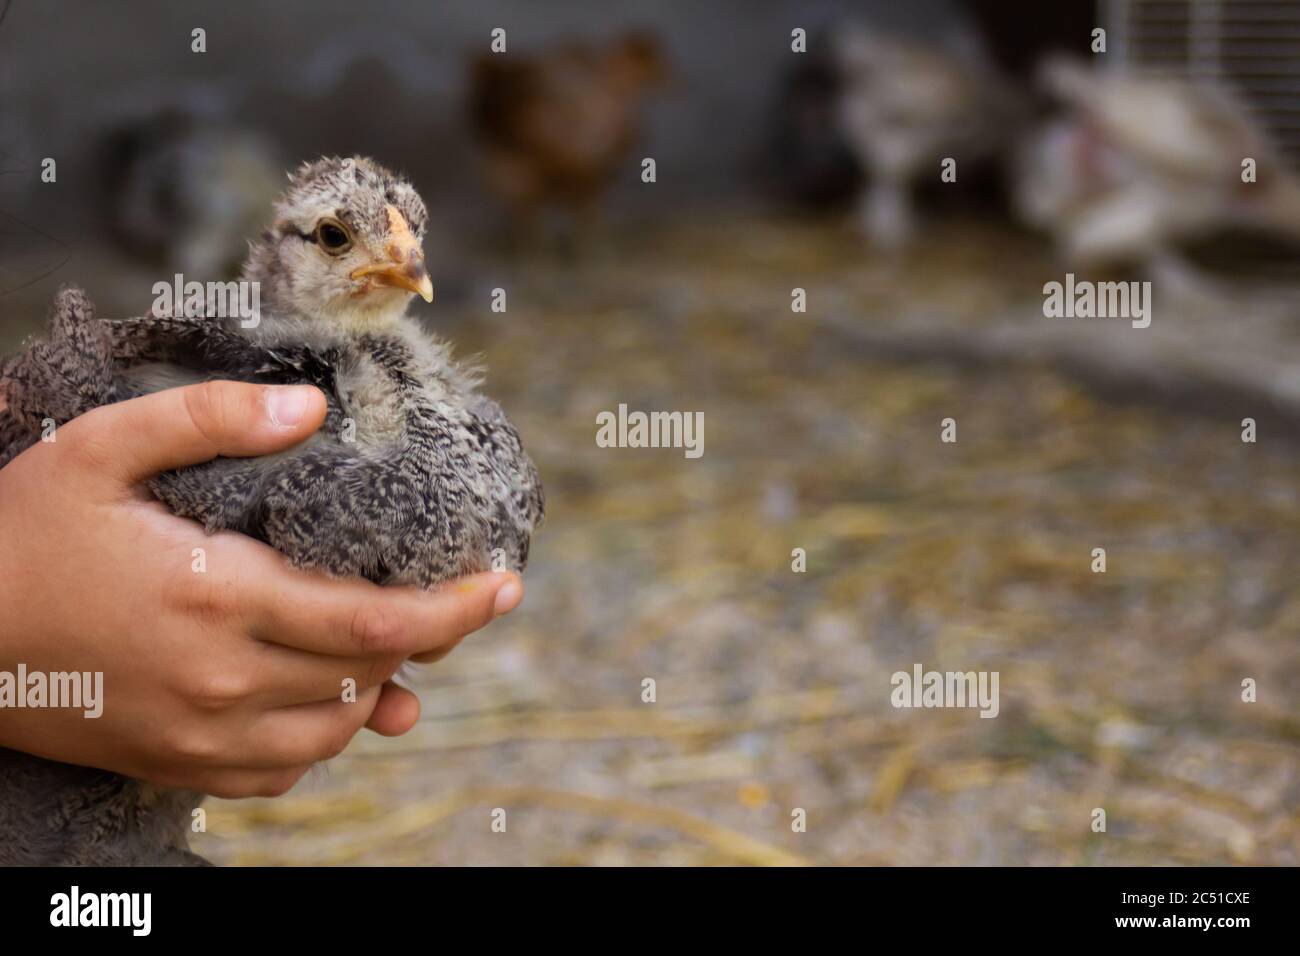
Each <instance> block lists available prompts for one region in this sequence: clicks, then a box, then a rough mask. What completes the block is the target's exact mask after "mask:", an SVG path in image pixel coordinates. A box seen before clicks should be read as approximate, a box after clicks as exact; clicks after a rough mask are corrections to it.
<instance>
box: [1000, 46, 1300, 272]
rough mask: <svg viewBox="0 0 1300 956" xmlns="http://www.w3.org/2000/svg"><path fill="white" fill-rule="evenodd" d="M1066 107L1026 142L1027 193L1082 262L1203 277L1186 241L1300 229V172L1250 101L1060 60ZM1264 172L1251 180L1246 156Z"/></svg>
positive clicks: (1051, 86) (1054, 70)
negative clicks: (1245, 174) (1246, 177)
mask: <svg viewBox="0 0 1300 956" xmlns="http://www.w3.org/2000/svg"><path fill="white" fill-rule="evenodd" d="M1042 78H1043V82H1044V84H1045V86H1046V87H1047V89H1048V90H1049V91H1050V93H1051V94H1052V95H1053V96H1054V97H1055V98H1056V99H1057V101H1058V102H1060V103H1063V104H1064V106H1065V111H1064V113H1063V114H1062V115H1060V116H1058V117H1056V118H1054V119H1053V120H1051V121H1050V122H1049V123H1047V124H1045V125H1044V126H1043V127H1042V128H1041V129H1040V130H1038V131H1037V133H1036V134H1035V135H1034V136H1033V137H1031V138H1030V139H1029V140H1028V141H1027V143H1026V144H1025V145H1024V146H1023V147H1022V151H1021V156H1020V175H1018V176H1017V177H1016V182H1017V183H1018V184H1019V189H1018V192H1017V197H1016V198H1017V205H1018V208H1019V211H1020V213H1021V215H1022V216H1023V217H1024V219H1025V220H1026V221H1027V222H1029V223H1030V224H1031V225H1035V226H1038V227H1040V228H1042V229H1044V230H1046V231H1047V232H1049V233H1050V234H1051V235H1052V237H1053V239H1054V240H1055V242H1056V245H1057V247H1058V248H1059V249H1060V251H1061V253H1062V255H1063V256H1064V258H1065V259H1066V260H1067V261H1068V262H1069V263H1070V264H1072V265H1080V266H1089V265H1111V264H1138V265H1142V266H1145V267H1148V268H1153V269H1155V270H1156V271H1161V272H1163V273H1164V274H1165V275H1166V276H1167V277H1169V278H1173V279H1180V278H1181V280H1182V281H1184V282H1185V281H1188V280H1194V279H1195V276H1194V275H1193V274H1192V271H1191V268H1190V266H1188V265H1187V264H1186V263H1185V262H1184V261H1183V260H1182V257H1181V256H1180V254H1179V247H1180V246H1181V245H1183V244H1185V243H1188V242H1191V241H1194V240H1197V239H1200V238H1202V237H1206V236H1208V235H1211V234H1213V233H1215V232H1217V231H1222V230H1229V229H1239V230H1248V231H1254V232H1258V233H1265V234H1270V235H1274V236H1277V237H1279V238H1283V239H1285V238H1290V239H1293V240H1300V180H1297V179H1296V177H1295V176H1294V175H1293V174H1292V173H1291V172H1290V171H1289V169H1288V167H1287V165H1286V164H1285V163H1284V162H1283V161H1282V160H1281V159H1280V157H1279V156H1278V154H1277V151H1276V149H1275V147H1274V146H1273V145H1272V144H1271V143H1270V142H1269V140H1268V138H1267V136H1266V134H1265V133H1264V131H1263V130H1262V129H1261V128H1260V127H1259V126H1258V125H1257V124H1256V123H1255V122H1253V121H1252V120H1251V118H1250V113H1249V111H1248V110H1247V109H1246V108H1245V107H1244V106H1242V105H1241V104H1240V103H1238V102H1237V101H1236V100H1235V99H1234V98H1233V96H1232V95H1231V94H1230V93H1228V92H1227V91H1226V90H1224V89H1222V88H1219V87H1217V86H1212V85H1195V84H1193V83H1190V82H1187V81H1184V80H1180V79H1176V78H1172V77H1158V76H1143V75H1138V74H1134V73H1129V72H1124V71H1098V70H1092V69H1089V68H1087V67H1086V66H1084V65H1082V64H1080V63H1076V62H1074V61H1070V60H1064V59H1059V60H1053V61H1050V62H1049V63H1047V64H1046V65H1045V66H1044V69H1043V71H1042ZM1246 157H1250V158H1253V159H1254V160H1255V161H1256V164H1257V169H1258V181H1257V182H1251V183H1245V182H1243V181H1242V165H1241V164H1242V160H1243V159H1244V158H1246Z"/></svg>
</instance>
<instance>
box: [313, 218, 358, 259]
mask: <svg viewBox="0 0 1300 956" xmlns="http://www.w3.org/2000/svg"><path fill="white" fill-rule="evenodd" d="M316 238H317V240H318V241H319V242H320V244H321V246H322V248H324V249H325V251H326V252H332V253H336V254H337V253H340V252H345V251H347V248H348V247H349V246H350V245H352V238H351V237H350V236H349V235H348V233H347V230H345V229H344V228H343V227H342V226H340V225H339V224H338V223H334V222H322V223H321V224H320V225H319V226H317V227H316Z"/></svg>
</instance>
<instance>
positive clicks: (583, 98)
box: [469, 33, 667, 235]
mask: <svg viewBox="0 0 1300 956" xmlns="http://www.w3.org/2000/svg"><path fill="white" fill-rule="evenodd" d="M666 78H667V66H666V63H665V60H664V57H663V54H662V52H661V51H660V48H659V43H658V41H657V40H656V39H655V38H654V37H653V36H650V35H647V34H643V33H629V34H627V35H625V36H623V37H621V38H620V39H618V40H617V41H615V42H614V43H613V44H611V45H608V46H605V47H599V46H593V45H588V44H583V43H568V44H564V45H561V46H558V47H556V48H554V49H550V50H545V51H542V52H540V53H537V54H534V55H531V56H520V55H517V54H514V53H501V54H498V53H486V54H483V55H481V56H479V57H478V58H476V59H475V60H474V61H473V63H472V65H471V70H470V81H469V84H470V94H469V103H470V119H471V122H472V124H473V128H474V132H475V134H476V136H477V138H478V140H479V142H480V144H481V146H482V148H483V152H484V163H483V168H484V173H485V175H486V178H487V181H488V185H489V186H490V188H491V189H492V190H493V191H494V192H495V193H497V195H498V196H499V197H500V198H501V199H502V200H503V201H504V202H505V203H506V205H507V206H508V207H509V209H510V211H511V213H512V216H513V218H514V220H515V226H516V229H517V230H518V232H519V233H520V234H523V235H526V234H528V233H530V232H531V231H532V230H533V228H534V224H535V223H534V220H535V217H536V216H537V214H538V213H539V212H540V211H541V210H542V209H543V208H545V207H547V206H559V207H561V208H562V209H563V210H565V211H567V212H568V213H570V214H571V215H572V216H573V217H574V219H575V220H577V221H579V222H585V221H589V220H590V219H591V218H593V217H594V216H595V215H596V213H597V211H598V206H599V203H600V200H601V198H602V196H603V195H604V194H605V191H606V190H607V189H608V188H609V185H610V183H611V181H612V180H613V179H614V177H615V175H616V174H617V173H618V170H619V164H620V163H621V162H622V161H623V159H624V158H625V157H626V156H627V154H628V151H629V150H630V149H631V148H632V146H633V145H634V144H635V142H636V141H637V139H638V137H639V132H640V130H639V126H640V122H639V119H640V117H639V114H640V107H641V104H642V102H643V100H644V99H645V98H646V96H647V94H648V93H649V92H650V91H651V90H652V89H654V88H655V87H657V86H659V85H661V84H662V83H663V82H664V81H665V80H666Z"/></svg>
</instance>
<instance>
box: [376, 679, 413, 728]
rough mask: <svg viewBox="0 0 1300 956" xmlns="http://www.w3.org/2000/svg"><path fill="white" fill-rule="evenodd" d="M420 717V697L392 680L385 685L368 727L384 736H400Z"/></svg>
mask: <svg viewBox="0 0 1300 956" xmlns="http://www.w3.org/2000/svg"><path fill="white" fill-rule="evenodd" d="M419 719H420V698H419V697H417V696H415V694H413V693H411V692H410V691H409V690H407V689H406V688H405V687H399V686H398V685H397V684H394V683H393V682H392V681H389V682H388V683H387V684H385V685H384V686H383V688H382V689H381V691H380V694H379V703H377V704H376V705H375V710H374V713H372V714H371V715H370V720H368V721H367V722H366V728H367V729H368V730H373V731H374V732H375V733H377V734H379V735H380V736H382V737H400V736H402V734H404V733H406V732H407V731H408V730H410V729H411V728H412V727H414V726H415V723H416V721H418V720H419Z"/></svg>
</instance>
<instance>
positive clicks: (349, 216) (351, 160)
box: [245, 156, 433, 328]
mask: <svg viewBox="0 0 1300 956" xmlns="http://www.w3.org/2000/svg"><path fill="white" fill-rule="evenodd" d="M427 224H428V213H427V212H426V210H425V207H424V201H423V200H422V199H421V198H420V195H419V193H417V192H416V191H415V188H414V187H413V186H412V185H411V184H410V183H409V182H407V181H406V180H405V179H403V178H401V177H400V176H397V175H395V174H393V173H391V172H389V171H388V170H386V169H384V168H383V167H382V166H380V165H379V164H378V163H375V162H374V161H373V160H370V159H366V158H365V157H361V156H352V157H348V158H345V159H338V158H327V159H321V160H317V161H316V162H313V163H306V164H304V165H303V166H301V167H299V169H298V170H297V171H296V172H295V173H293V174H291V175H290V177H289V188H288V189H287V190H286V191H285V193H284V195H283V196H282V197H281V198H280V200H279V201H278V202H277V203H276V205H275V222H274V224H273V226H272V227H271V228H270V229H269V230H268V231H267V232H266V233H265V234H264V235H263V237H262V240H261V242H260V243H258V244H255V245H254V248H253V250H252V255H251V256H250V258H249V265H248V269H247V270H246V275H245V277H246V278H247V279H251V280H255V281H259V282H261V284H262V297H263V301H266V302H268V304H269V305H270V306H271V308H272V311H273V312H274V313H277V314H280V315H285V316H293V317H296V318H299V319H305V320H310V321H325V322H337V323H341V324H342V325H343V326H345V327H360V328H365V327H367V326H371V325H374V324H377V323H382V322H384V321H388V320H395V319H398V318H400V317H401V315H402V314H403V313H404V312H405V311H406V306H407V304H408V303H409V302H410V298H411V296H412V294H415V295H419V296H420V297H421V298H423V299H424V300H425V301H426V302H431V301H433V285H432V283H431V282H430V280H429V273H428V271H427V270H426V268H425V264H424V251H423V248H422V246H423V242H424V233H425V229H426V227H427Z"/></svg>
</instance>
